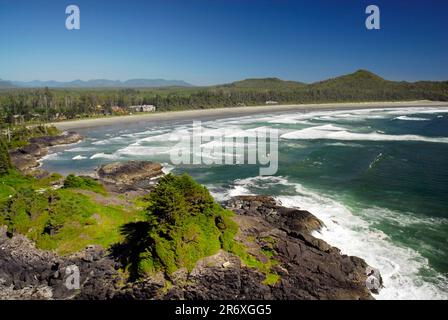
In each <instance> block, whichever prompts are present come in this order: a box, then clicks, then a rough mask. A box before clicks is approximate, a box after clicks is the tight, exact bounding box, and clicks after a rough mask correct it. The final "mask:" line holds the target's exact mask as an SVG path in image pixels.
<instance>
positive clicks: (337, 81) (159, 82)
mask: <svg viewBox="0 0 448 320" xmlns="http://www.w3.org/2000/svg"><path fill="white" fill-rule="evenodd" d="M447 86H448V81H417V82H407V81H390V80H386V79H384V78H382V77H380V76H378V75H376V74H374V73H372V72H370V71H368V70H358V71H356V72H354V73H350V74H347V75H342V76H339V77H335V78H331V79H327V80H323V81H318V82H314V83H310V84H307V83H303V82H298V81H286V80H282V79H279V78H252V79H245V80H240V81H235V82H232V83H227V84H220V85H214V86H210V87H208V88H211V89H213V88H218V89H219V88H221V89H230V90H239V89H242V90H252V89H254V90H290V91H304V90H327V91H328V90H333V91H340V90H351V91H353V90H362V91H363V92H365V93H366V92H368V91H369V92H373V91H375V92H378V91H391V90H403V91H404V90H408V91H420V92H424V91H426V90H429V91H437V92H439V93H441V94H442V95H443V96H446V95H447V92H446V90H447ZM42 87H49V88H161V87H194V86H193V85H192V84H189V83H187V82H185V81H182V80H164V79H131V80H127V81H119V80H107V79H95V80H89V81H82V80H75V81H70V82H59V81H39V80H35V81H29V82H21V81H8V80H1V79H0V88H42Z"/></svg>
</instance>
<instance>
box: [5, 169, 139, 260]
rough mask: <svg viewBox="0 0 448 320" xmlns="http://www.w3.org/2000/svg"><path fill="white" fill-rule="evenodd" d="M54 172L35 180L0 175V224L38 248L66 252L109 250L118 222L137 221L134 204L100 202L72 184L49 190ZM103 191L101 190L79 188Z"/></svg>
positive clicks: (116, 239)
mask: <svg viewBox="0 0 448 320" xmlns="http://www.w3.org/2000/svg"><path fill="white" fill-rule="evenodd" d="M60 178H61V177H60V176H59V175H52V177H51V178H44V179H41V180H37V179H35V178H32V177H25V176H23V175H21V174H19V173H17V172H15V171H11V172H10V173H9V174H8V175H6V176H3V177H1V178H0V207H1V208H2V210H1V212H0V224H6V225H7V226H8V227H9V230H10V231H14V232H19V233H22V234H25V235H27V236H28V237H29V238H30V239H32V240H34V241H35V242H36V244H37V246H38V247H39V248H42V249H48V250H55V251H56V252H57V253H59V254H62V255H64V254H70V253H73V252H76V251H79V250H81V249H83V248H85V247H86V246H87V245H89V244H99V245H102V246H103V247H105V248H108V247H109V246H110V245H111V244H113V243H117V242H119V241H121V240H122V239H123V236H122V234H121V232H120V226H121V225H123V224H125V223H128V222H131V221H136V220H142V219H143V217H144V215H143V210H142V208H139V207H137V206H135V207H131V208H129V207H124V206H117V205H103V204H100V203H98V202H96V201H95V199H94V196H88V195H85V194H81V193H80V192H78V191H77V190H78V189H76V188H61V189H57V190H53V188H52V186H51V184H52V181H54V180H58V179H60ZM80 187H81V188H84V189H85V188H87V189H89V190H94V191H96V192H100V193H101V194H104V191H103V189H102V188H100V187H98V186H95V187H93V188H92V187H89V186H80Z"/></svg>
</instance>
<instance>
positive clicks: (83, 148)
mask: <svg viewBox="0 0 448 320" xmlns="http://www.w3.org/2000/svg"><path fill="white" fill-rule="evenodd" d="M95 150H97V148H95V147H77V148H71V149H67V150H65V151H66V152H84V151H95Z"/></svg>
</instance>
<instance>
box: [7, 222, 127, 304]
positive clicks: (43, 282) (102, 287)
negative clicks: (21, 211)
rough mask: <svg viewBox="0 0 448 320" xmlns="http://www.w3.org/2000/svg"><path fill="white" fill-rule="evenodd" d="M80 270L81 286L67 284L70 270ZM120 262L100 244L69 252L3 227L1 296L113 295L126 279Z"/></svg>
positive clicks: (97, 297) (87, 297)
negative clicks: (41, 247)
mask: <svg viewBox="0 0 448 320" xmlns="http://www.w3.org/2000/svg"><path fill="white" fill-rule="evenodd" d="M73 266H76V268H77V270H78V271H79V276H80V277H79V279H80V281H79V284H80V288H79V290H76V288H70V287H67V285H66V284H67V282H68V280H69V279H68V277H69V276H70V275H71V274H72V273H71V272H68V271H67V270H70V269H69V268H73ZM118 267H119V266H118V265H117V264H116V262H115V261H114V260H112V259H111V258H109V256H108V255H106V254H105V252H104V250H103V249H102V248H101V247H98V246H90V247H87V248H86V249H85V250H83V251H81V252H79V253H77V254H75V255H73V256H70V257H59V256H57V255H56V254H54V253H52V252H49V251H44V250H39V249H36V248H35V246H34V243H32V242H31V241H30V240H29V239H28V238H26V237H25V236H22V235H14V236H13V237H12V238H8V237H7V236H6V228H4V227H0V300H1V299H110V298H112V297H113V295H114V292H115V291H116V289H117V288H119V287H120V286H119V285H118V284H119V283H121V282H122V281H123V280H122V279H121V276H120V274H119V273H118V271H117V269H118Z"/></svg>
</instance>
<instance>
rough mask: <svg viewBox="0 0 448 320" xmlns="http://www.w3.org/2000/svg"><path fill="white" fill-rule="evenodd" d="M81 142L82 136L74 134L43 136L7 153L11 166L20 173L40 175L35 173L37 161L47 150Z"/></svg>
mask: <svg viewBox="0 0 448 320" xmlns="http://www.w3.org/2000/svg"><path fill="white" fill-rule="evenodd" d="M81 140H82V136H81V135H80V134H78V133H76V132H64V133H63V134H60V135H57V136H45V137H38V138H31V139H29V141H28V142H29V143H28V144H27V145H25V146H23V147H20V148H17V149H15V150H12V151H10V152H9V155H10V157H11V162H12V164H13V165H14V166H15V167H16V168H17V169H18V170H19V171H21V172H22V173H25V174H40V172H39V171H36V168H37V167H39V160H40V159H41V158H42V157H44V156H46V155H47V154H48V148H49V147H53V146H57V145H63V144H72V143H76V142H79V141H81Z"/></svg>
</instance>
